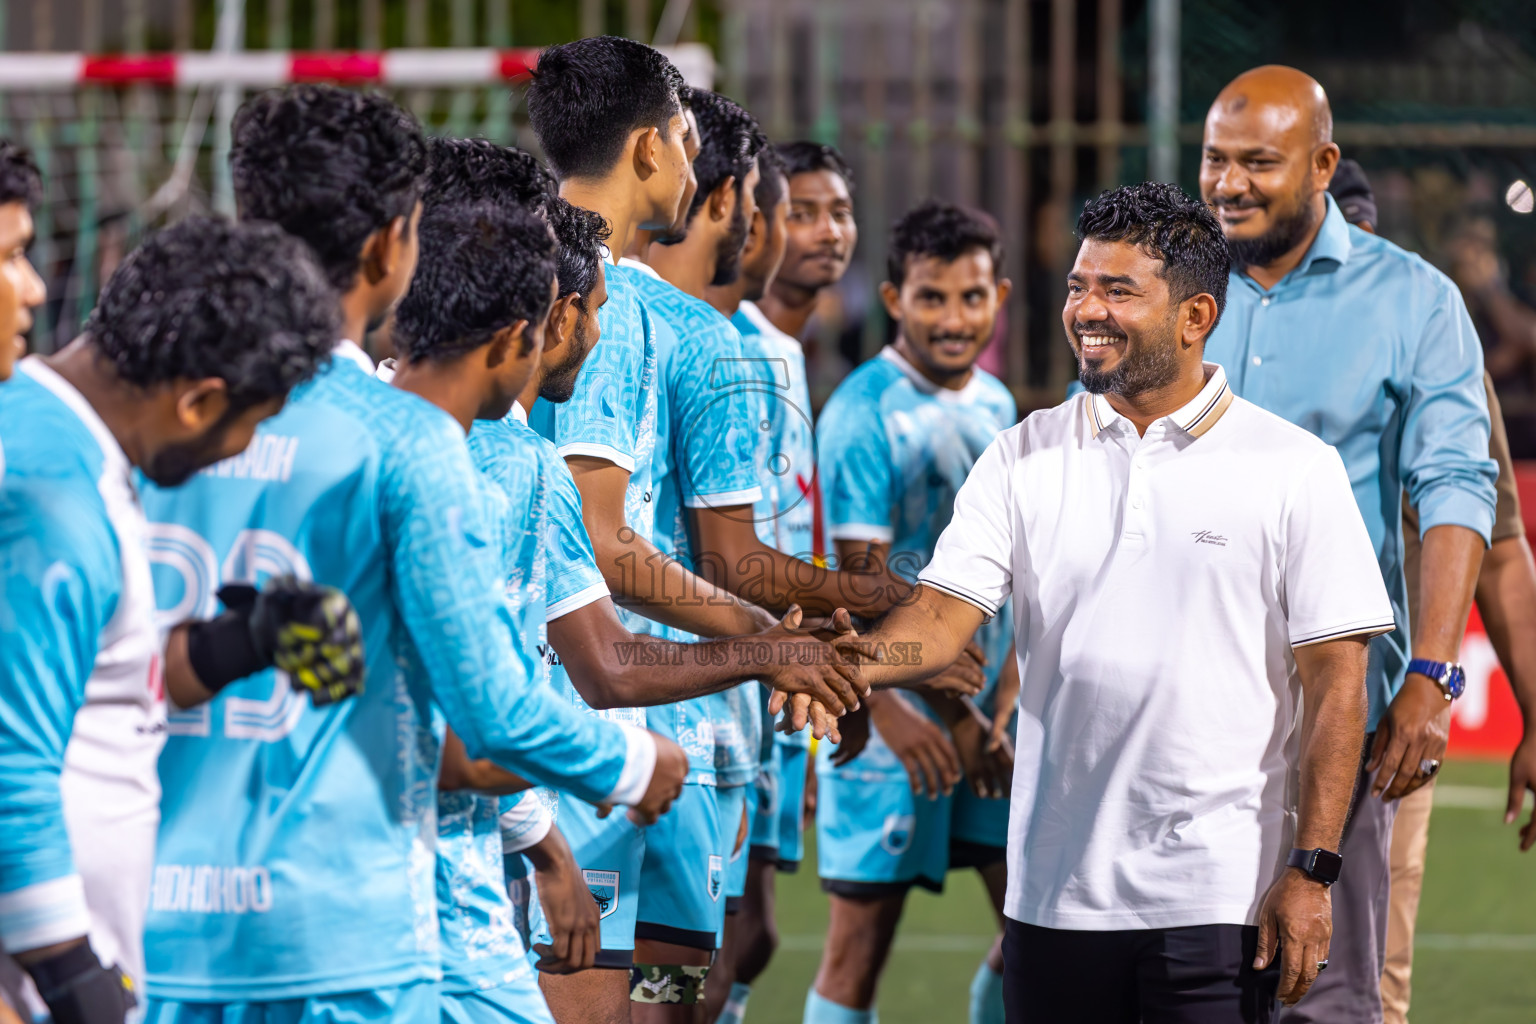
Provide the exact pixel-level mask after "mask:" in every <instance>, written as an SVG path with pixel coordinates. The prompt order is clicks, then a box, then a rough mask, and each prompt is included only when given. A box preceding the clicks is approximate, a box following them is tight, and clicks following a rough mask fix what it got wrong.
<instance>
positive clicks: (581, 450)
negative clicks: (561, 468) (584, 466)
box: [555, 441, 635, 473]
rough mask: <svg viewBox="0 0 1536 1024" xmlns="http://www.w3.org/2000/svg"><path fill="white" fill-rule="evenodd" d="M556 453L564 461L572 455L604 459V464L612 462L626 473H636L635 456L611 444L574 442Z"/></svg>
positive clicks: (561, 447) (558, 449) (565, 445)
mask: <svg viewBox="0 0 1536 1024" xmlns="http://www.w3.org/2000/svg"><path fill="white" fill-rule="evenodd" d="M555 451H556V452H557V453H558V454H559V455H560V457H561V458H562V459H568V458H570V457H571V456H572V455H585V456H587V457H588V458H592V459H602V460H603V461H604V462H611V463H613V464H614V465H615V466H618V467H619V468H620V469H622V470H623V471H624V472H626V473H633V472H634V471H635V459H634V456H632V455H629V454H627V453H625V452H621V451H619V450H618V449H617V448H615V447H613V445H611V444H594V443H592V442H591V441H572V442H570V443H569V444H563V445H561V446H560V447H558V448H556V449H555Z"/></svg>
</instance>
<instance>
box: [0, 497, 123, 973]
mask: <svg viewBox="0 0 1536 1024" xmlns="http://www.w3.org/2000/svg"><path fill="white" fill-rule="evenodd" d="M0 495H3V496H0V564H3V566H4V571H3V573H0V577H3V578H0V592H3V595H4V597H3V600H0V638H3V639H0V820H3V821H4V822H5V825H4V827H3V828H0V945H3V946H4V947H5V948H6V949H10V950H28V949H36V948H38V947H41V946H48V945H52V944H53V943H56V942H62V941H65V940H67V939H73V938H77V937H79V936H81V935H84V934H85V933H86V932H87V930H88V929H89V928H90V916H89V914H88V913H87V911H86V905H85V889H84V886H83V884H82V882H81V880H80V876H79V875H77V874H76V873H75V869H74V861H73V858H72V856H71V853H70V845H69V834H68V832H67V831H66V829H65V824H64V807H63V803H62V800H61V798H60V793H59V774H60V772H61V770H62V769H63V766H64V748H65V745H66V744H67V743H68V742H69V735H70V728H71V725H72V724H73V722H74V717H75V712H76V711H77V710H78V709H79V707H80V704H81V702H82V701H83V700H84V698H85V685H86V681H87V680H88V679H89V678H90V675H91V669H92V666H93V665H94V663H95V660H96V650H97V643H98V637H99V636H100V634H101V631H102V629H103V628H104V627H105V626H106V625H107V623H108V622H109V621H110V620H111V617H112V614H113V612H114V611H115V610H116V606H117V600H118V595H119V592H120V589H121V588H120V583H119V580H120V569H119V568H118V561H117V547H116V542H115V540H114V539H113V536H112V533H111V528H110V526H109V525H108V524H107V523H106V521H105V517H104V514H103V516H102V517H101V518H100V519H97V518H95V517H92V516H91V515H90V513H89V512H87V511H85V509H86V508H87V507H88V505H89V502H90V498H91V497H92V496H93V495H83V494H82V495H78V496H76V497H75V498H74V499H72V500H68V501H61V500H58V499H59V497H60V495H59V494H58V493H47V492H44V491H43V489H42V488H41V487H39V486H38V485H37V484H36V483H35V482H33V481H21V480H16V479H14V478H13V479H12V480H11V481H10V486H8V487H7V488H6V489H5V490H4V491H3V492H0Z"/></svg>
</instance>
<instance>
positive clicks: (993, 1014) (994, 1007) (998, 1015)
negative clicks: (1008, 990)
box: [971, 960, 1003, 1024]
mask: <svg viewBox="0 0 1536 1024" xmlns="http://www.w3.org/2000/svg"><path fill="white" fill-rule="evenodd" d="M971 1024H1003V976H1002V975H1001V974H998V973H997V972H996V971H994V970H993V969H992V965H991V964H989V963H987V962H986V961H985V960H983V961H982V962H981V966H980V967H978V968H976V977H974V978H972V979H971Z"/></svg>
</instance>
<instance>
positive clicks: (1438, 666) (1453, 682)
mask: <svg viewBox="0 0 1536 1024" xmlns="http://www.w3.org/2000/svg"><path fill="white" fill-rule="evenodd" d="M1408 671H1409V672H1416V673H1418V674H1419V675H1421V676H1428V677H1429V678H1430V679H1432V680H1434V683H1435V685H1436V686H1438V687H1440V692H1441V693H1442V694H1444V695H1445V699H1446V700H1448V701H1451V700H1455V699H1456V698H1457V697H1460V696H1461V695H1462V693H1464V692H1465V691H1466V689H1467V673H1466V671H1465V670H1464V669H1462V667H1461V664H1460V663H1459V662H1455V661H1430V660H1429V659H1428V658H1414V659H1413V660H1412V661H1410V662H1409V663H1408Z"/></svg>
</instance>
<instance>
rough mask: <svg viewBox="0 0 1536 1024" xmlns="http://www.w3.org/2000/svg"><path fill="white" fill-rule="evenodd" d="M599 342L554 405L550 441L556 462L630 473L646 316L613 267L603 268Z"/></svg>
mask: <svg viewBox="0 0 1536 1024" xmlns="http://www.w3.org/2000/svg"><path fill="white" fill-rule="evenodd" d="M597 321H598V328H599V330H600V331H601V337H602V342H601V343H600V344H599V345H597V346H596V347H595V348H593V349H592V352H591V354H590V355H588V356H587V359H586V362H585V363H584V364H583V365H582V368H581V373H580V375H579V376H578V377H577V378H576V391H575V393H574V394H572V395H571V398H570V400H569V401H567V402H563V403H561V404H559V405H556V406H554V410H553V417H554V428H553V434H552V436H551V437H550V440H552V441H554V442H555V447H556V448H557V449H558V450H559V452H560V455H561V457H562V458H570V457H571V456H573V455H586V456H590V457H592V458H598V459H606V460H607V461H609V462H611V463H613V464H614V465H615V466H618V467H619V468H620V469H622V470H624V471H625V472H628V473H633V472H634V471H635V462H636V458H637V454H638V447H639V446H638V437H637V433H638V431H639V429H640V419H641V416H642V415H643V413H644V409H643V408H642V397H643V388H644V381H645V369H646V368H645V361H646V349H647V347H648V346H647V338H646V336H647V334H648V333H649V332H650V330H651V325H650V317H649V315H648V314H647V313H646V312H645V310H644V308H643V307H642V306H641V305H640V300H639V296H638V295H637V294H636V292H635V291H634V288H633V286H632V285H629V284H628V283H627V282H626V281H625V280H624V277H623V275H622V274H621V273H619V272H618V268H612V267H610V268H609V274H608V301H607V302H606V303H604V304H603V308H602V309H600V310H598V314H597Z"/></svg>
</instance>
